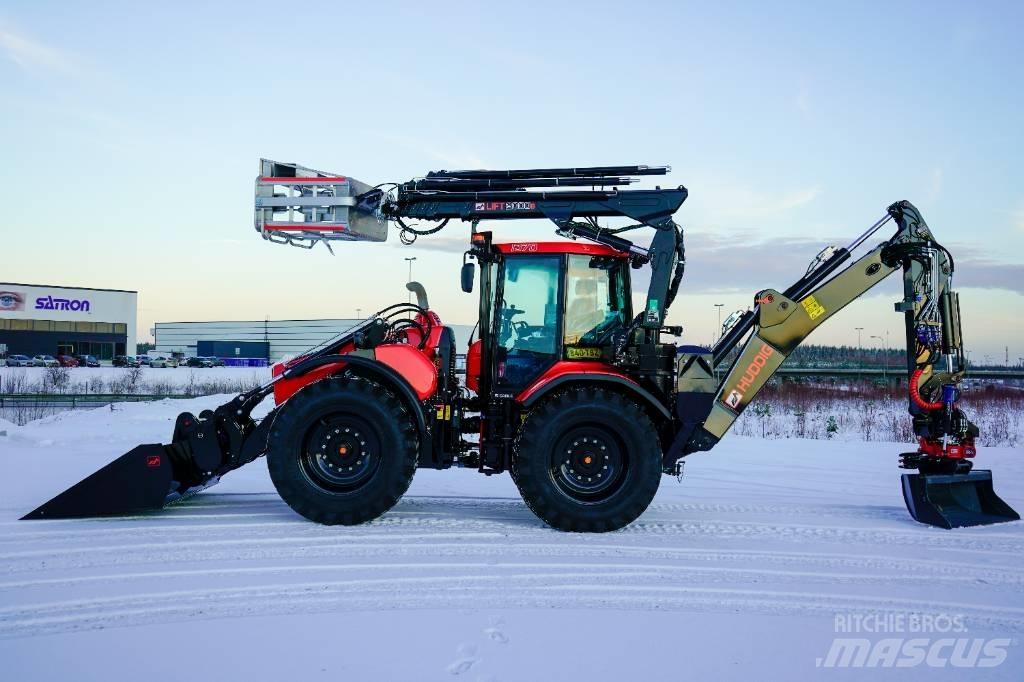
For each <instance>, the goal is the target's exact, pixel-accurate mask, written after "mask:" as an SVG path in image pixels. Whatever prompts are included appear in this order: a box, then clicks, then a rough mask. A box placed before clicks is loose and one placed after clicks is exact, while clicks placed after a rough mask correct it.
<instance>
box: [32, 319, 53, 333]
mask: <svg viewBox="0 0 1024 682" xmlns="http://www.w3.org/2000/svg"><path fill="white" fill-rule="evenodd" d="M32 331H34V332H48V331H50V321H49V320H32Z"/></svg>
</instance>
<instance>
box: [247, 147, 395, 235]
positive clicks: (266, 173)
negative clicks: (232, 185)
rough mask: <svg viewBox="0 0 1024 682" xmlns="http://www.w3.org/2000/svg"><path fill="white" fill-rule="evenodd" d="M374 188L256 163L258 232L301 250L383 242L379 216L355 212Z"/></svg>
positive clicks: (293, 166) (314, 172) (302, 169)
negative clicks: (319, 244)
mask: <svg viewBox="0 0 1024 682" xmlns="http://www.w3.org/2000/svg"><path fill="white" fill-rule="evenodd" d="M372 189H373V187H371V186H370V185H367V184H366V183H364V182H360V181H358V180H356V179H355V178H349V177H345V176H343V175H338V174H336V173H325V172H322V171H318V170H314V169H312V168H305V167H304V166H299V165H297V164H294V163H280V162H277V161H271V160H269V159H260V174H259V177H257V178H256V198H255V208H256V231H257V232H259V233H260V235H261V236H262V237H263V238H264V239H267V240H269V241H271V242H273V243H275V244H289V245H291V246H298V247H301V248H304V249H310V248H313V247H314V246H315V245H316V244H317V242H321V241H322V242H324V243H325V244H326V245H327V247H328V248H330V242H332V241H369V242H382V241H385V240H386V239H387V236H388V224H387V221H386V220H385V219H384V218H383V216H380V215H379V214H378V213H377V212H376V211H372V210H370V211H367V210H361V209H360V208H358V207H357V197H359V196H360V195H362V194H365V193H366V192H369V191H371V190H372Z"/></svg>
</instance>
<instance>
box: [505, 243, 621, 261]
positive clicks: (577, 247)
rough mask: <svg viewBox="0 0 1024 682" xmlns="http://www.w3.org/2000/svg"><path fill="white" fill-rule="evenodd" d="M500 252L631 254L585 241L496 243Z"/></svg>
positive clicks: (594, 254) (616, 255)
mask: <svg viewBox="0 0 1024 682" xmlns="http://www.w3.org/2000/svg"><path fill="white" fill-rule="evenodd" d="M494 248H495V249H497V250H498V252H499V253H505V254H529V253H577V254H582V255H584V256H612V257H616V258H627V257H628V256H629V254H627V253H624V252H622V251H616V250H615V249H613V248H611V247H610V246H605V245H604V244H586V243H583V242H513V243H511V244H495V245H494Z"/></svg>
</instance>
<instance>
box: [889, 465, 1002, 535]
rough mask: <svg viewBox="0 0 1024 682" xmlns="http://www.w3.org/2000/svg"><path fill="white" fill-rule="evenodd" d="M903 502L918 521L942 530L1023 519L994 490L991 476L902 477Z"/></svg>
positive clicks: (985, 473) (979, 473) (984, 472)
mask: <svg viewBox="0 0 1024 682" xmlns="http://www.w3.org/2000/svg"><path fill="white" fill-rule="evenodd" d="M902 478H903V499H904V501H906V503H907V510H908V511H909V512H910V515H911V516H913V517H914V519H915V520H917V521H919V522H921V523H927V524H928V525H931V526H938V527H939V528H962V527H965V526H986V525H989V524H992V523H1003V522H1005V521H1017V520H1019V519H1020V515H1019V514H1017V512H1015V511H1014V510H1013V509H1012V508H1011V507H1010V505H1008V504H1006V503H1005V502H1003V500H1002V499H1000V497H999V496H998V495H996V493H995V491H994V490H993V489H992V472H991V471H988V470H979V471H971V472H969V473H966V474H903V476H902Z"/></svg>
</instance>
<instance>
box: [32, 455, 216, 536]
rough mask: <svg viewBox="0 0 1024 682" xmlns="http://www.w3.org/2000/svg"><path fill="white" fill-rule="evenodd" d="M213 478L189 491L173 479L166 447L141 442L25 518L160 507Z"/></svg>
mask: <svg viewBox="0 0 1024 682" xmlns="http://www.w3.org/2000/svg"><path fill="white" fill-rule="evenodd" d="M217 480H218V479H217V478H216V477H214V478H212V479H211V480H209V481H207V482H205V483H204V484H203V485H201V486H193V487H191V488H189V489H188V490H186V491H182V490H181V486H180V484H179V483H178V482H177V481H175V480H174V475H173V473H172V466H171V461H170V458H169V457H168V455H167V448H166V446H163V445H139V446H138V447H136V448H134V449H132V450H130V451H129V452H127V453H125V454H123V455H121V456H120V457H118V458H117V459H115V460H114V461H113V462H111V463H110V464H108V465H106V466H105V467H103V468H102V469H100V470H98V471H96V472H95V473H93V474H92V475H90V476H88V477H86V478H84V479H82V480H81V481H79V482H78V483H76V484H75V485H73V486H71V487H70V488H68V489H67V490H65V491H64V492H62V493H61V494H59V495H57V496H56V497H54V498H53V499H52V500H50V501H49V502H46V503H45V504H43V505H41V506H40V507H39V508H37V509H35V510H34V511H31V512H29V513H28V514H26V515H25V516H23V517H22V520H28V519H77V518H86V517H90V516H112V515H116V514H131V513H137V512H143V511H150V510H155V509H161V508H162V507H164V506H165V505H167V504H169V503H171V502H174V501H175V500H178V499H180V498H182V497H184V496H186V495H189V494H192V493H194V492H198V491H199V490H202V489H203V488H207V487H209V486H211V485H213V484H214V483H216V482H217Z"/></svg>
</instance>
